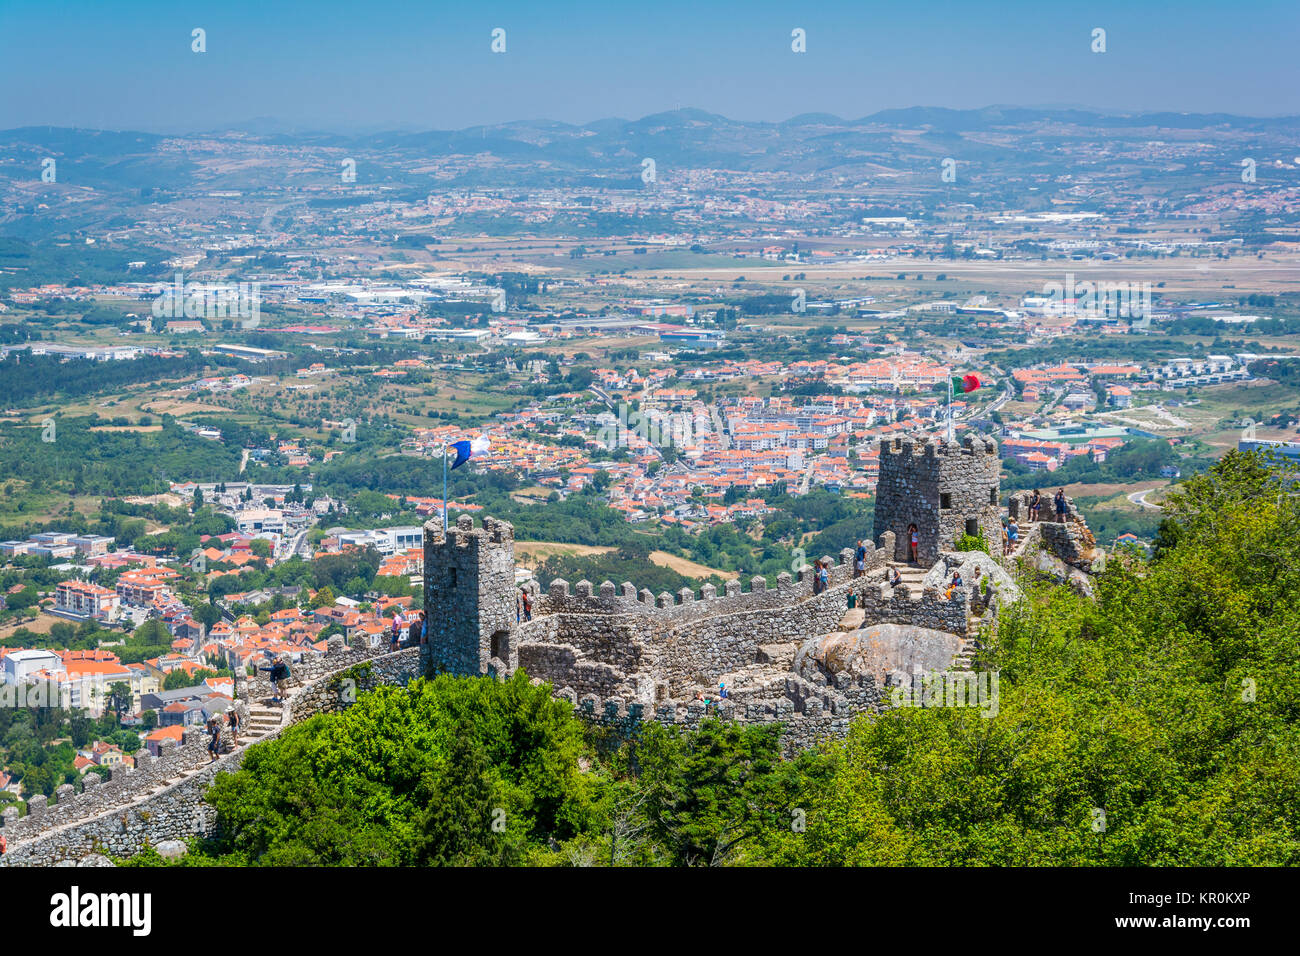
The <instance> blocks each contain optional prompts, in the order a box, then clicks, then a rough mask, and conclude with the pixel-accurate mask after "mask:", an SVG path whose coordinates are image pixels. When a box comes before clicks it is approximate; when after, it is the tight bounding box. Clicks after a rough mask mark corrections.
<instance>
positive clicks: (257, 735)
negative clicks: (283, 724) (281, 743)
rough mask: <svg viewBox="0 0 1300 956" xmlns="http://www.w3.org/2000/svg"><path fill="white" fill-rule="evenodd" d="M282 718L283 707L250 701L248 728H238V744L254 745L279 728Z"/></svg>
mask: <svg viewBox="0 0 1300 956" xmlns="http://www.w3.org/2000/svg"><path fill="white" fill-rule="evenodd" d="M283 718H284V707H283V706H280V705H277V704H269V703H262V702H261V701H250V702H249V705H248V726H246V727H241V728H240V734H239V742H240V744H241V745H242V744H243V743H244V742H245V741H247V742H248V743H250V744H251V743H256V742H257V741H258V740H261V739H262V738H263V737H265V736H266V735H267V734H269V733H272V732H274V731H276V730H278V729H279V728H280V721H281V720H282V719H283Z"/></svg>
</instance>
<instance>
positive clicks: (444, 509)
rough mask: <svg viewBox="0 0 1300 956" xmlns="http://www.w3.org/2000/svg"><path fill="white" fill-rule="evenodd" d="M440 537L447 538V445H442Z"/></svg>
mask: <svg viewBox="0 0 1300 956" xmlns="http://www.w3.org/2000/svg"><path fill="white" fill-rule="evenodd" d="M442 535H443V537H444V538H445V537H446V536H447V443H446V442H443V445H442Z"/></svg>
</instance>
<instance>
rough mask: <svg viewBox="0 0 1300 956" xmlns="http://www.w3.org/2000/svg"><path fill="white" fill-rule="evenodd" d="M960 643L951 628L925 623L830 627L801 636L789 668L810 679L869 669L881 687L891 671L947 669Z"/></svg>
mask: <svg viewBox="0 0 1300 956" xmlns="http://www.w3.org/2000/svg"><path fill="white" fill-rule="evenodd" d="M960 646H961V641H960V639H959V638H958V637H957V635H956V634H948V633H946V632H944V631H935V630H932V629H930V628H928V627H916V626H914V625H911V624H871V625H868V626H867V627H864V628H862V629H860V630H857V631H851V632H844V631H835V632H833V633H831V634H824V635H822V636H821V637H815V638H813V639H812V640H809V641H805V642H804V643H803V644H802V645H801V646H800V648H799V651H798V653H796V654H795V658H794V671H795V673H797V674H798V675H799V676H800V677H803V678H804V679H805V680H811V681H816V679H817V676H818V675H820V676H822V677H824V678H826V679H827V680H828V681H831V682H833V681H834V679H835V677H836V676H838V675H840V674H849V675H850V676H853V677H861V676H866V675H870V676H871V677H873V678H875V680H876V683H877V685H878V686H881V687H883V686H884V685H885V676H886V675H887V674H890V673H896V672H900V671H901V672H903V673H906V674H911V673H913V672H914V671H916V670H923V671H942V670H947V669H948V668H949V667H951V666H952V662H953V658H955V657H956V656H957V652H958V650H959V649H960Z"/></svg>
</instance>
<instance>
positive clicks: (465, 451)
mask: <svg viewBox="0 0 1300 956" xmlns="http://www.w3.org/2000/svg"><path fill="white" fill-rule="evenodd" d="M490 447H491V445H490V443H489V442H488V440H487V439H486V438H475V439H473V440H470V439H465V440H463V441H457V442H452V443H451V444H450V445H448V446H447V449H448V450H449V451H455V452H456V458H455V460H454V461H453V462H452V463H451V467H452V470H453V471H455V470H456V469H457V468H459V467H460V466H461V465H463V464H465V462H467V461H469V460H470V459H471V458H472V457H474V456H475V455H484V454H487V451H488V449H489V448H490Z"/></svg>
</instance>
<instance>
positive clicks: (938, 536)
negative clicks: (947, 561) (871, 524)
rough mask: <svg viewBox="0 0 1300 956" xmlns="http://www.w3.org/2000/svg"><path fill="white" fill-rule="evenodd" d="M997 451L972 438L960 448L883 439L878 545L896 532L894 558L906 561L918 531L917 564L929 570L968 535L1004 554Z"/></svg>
mask: <svg viewBox="0 0 1300 956" xmlns="http://www.w3.org/2000/svg"><path fill="white" fill-rule="evenodd" d="M997 449H998V446H997V442H995V441H994V440H993V439H991V438H989V439H985V438H981V437H980V436H978V435H967V436H966V437H965V439H964V441H962V442H960V443H959V442H956V441H950V442H945V441H942V440H940V439H938V438H931V439H929V440H928V441H913V440H911V439H907V438H901V439H900V438H896V439H893V440H890V439H882V440H881V442H880V480H879V482H878V483H877V485H876V512H875V536H876V542H877V543H878V544H879V543H880V542H881V536H882V535H883V534H884V533H885V532H886V531H892V532H893V533H894V554H893V558H894V560H895V561H906V560H908V559H909V558H910V556H911V554H910V552H911V540H912V532H913V530H915V532H916V535H917V555H916V557H917V561H918V563H920V564H921V565H923V566H926V567H928V566H930V565H932V564H934V562H935V561H937V560H938V559H939V552H941V551H951V550H952V548H953V546H954V543H955V542H956V540H957V539H958V538H959V537H961V535H963V534H972V535H979V536H983V538H984V539H985V541H987V542H988V545H989V553H990V554H1000V553H1001V548H1002V519H1001V508H1000V506H999V501H998V484H999V481H998V476H999V471H1000V467H1001V462H1000V461H999V459H998V451H997Z"/></svg>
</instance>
